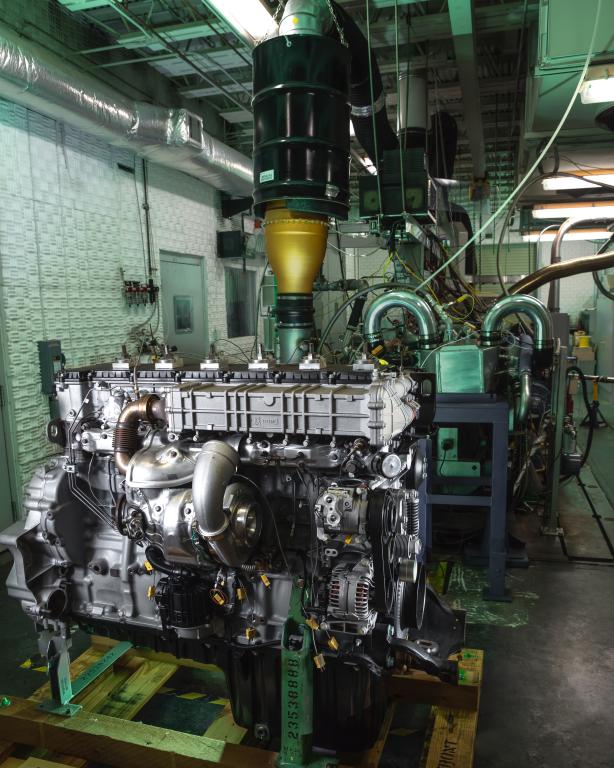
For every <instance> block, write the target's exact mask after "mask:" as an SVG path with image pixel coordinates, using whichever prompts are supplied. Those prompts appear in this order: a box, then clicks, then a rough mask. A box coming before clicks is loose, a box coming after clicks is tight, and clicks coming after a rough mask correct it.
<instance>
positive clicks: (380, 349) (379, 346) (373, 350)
mask: <svg viewBox="0 0 614 768" xmlns="http://www.w3.org/2000/svg"><path fill="white" fill-rule="evenodd" d="M383 351H384V347H383V346H382V345H381V344H378V345H377V347H375V349H372V350H371V354H372V355H375V357H377V356H378V355H379V353H380V352H383Z"/></svg>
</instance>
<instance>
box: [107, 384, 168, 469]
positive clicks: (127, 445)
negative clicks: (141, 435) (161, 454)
mask: <svg viewBox="0 0 614 768" xmlns="http://www.w3.org/2000/svg"><path fill="white" fill-rule="evenodd" d="M157 421H166V414H165V412H164V403H163V401H162V400H161V399H160V397H159V396H158V395H145V396H143V397H140V398H139V399H138V400H133V401H132V402H131V403H128V405H127V406H126V407H125V408H124V409H123V411H122V412H121V414H120V416H119V419H118V420H117V424H116V426H115V432H114V434H113V458H114V460H115V466H116V468H117V471H118V472H120V473H121V474H122V475H125V474H126V472H127V471H128V464H129V463H130V459H131V458H132V457H133V455H134V454H135V452H136V449H137V447H138V429H139V424H141V423H143V422H149V423H150V424H152V425H153V424H155V423H156V422H157Z"/></svg>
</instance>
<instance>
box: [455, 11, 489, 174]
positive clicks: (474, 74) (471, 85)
mask: <svg viewBox="0 0 614 768" xmlns="http://www.w3.org/2000/svg"><path fill="white" fill-rule="evenodd" d="M448 10H449V13H450V24H451V26H452V34H453V36H454V37H453V40H454V53H455V55H456V65H457V68H458V79H459V81H460V86H461V92H462V96H463V116H464V118H465V130H466V132H467V138H468V139H469V146H470V148H471V157H472V159H473V175H474V177H475V178H476V179H483V178H484V176H485V175H486V151H485V148H484V128H483V126H482V106H481V104H480V84H479V80H478V64H477V55H476V51H475V36H474V32H473V30H474V22H473V9H472V2H471V0H448Z"/></svg>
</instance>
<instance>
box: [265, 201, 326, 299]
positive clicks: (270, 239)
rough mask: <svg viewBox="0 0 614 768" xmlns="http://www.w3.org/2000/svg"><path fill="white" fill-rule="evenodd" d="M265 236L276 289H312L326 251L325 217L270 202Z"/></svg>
mask: <svg viewBox="0 0 614 768" xmlns="http://www.w3.org/2000/svg"><path fill="white" fill-rule="evenodd" d="M264 238H265V242H266V251H267V256H268V259H269V264H270V265H271V268H272V269H273V272H275V275H276V277H277V290H278V293H280V294H282V293H311V292H312V288H313V281H314V280H315V278H316V275H317V274H318V270H319V269H320V266H321V265H322V262H323V261H324V255H325V254H326V241H327V238H328V219H327V218H326V217H324V216H318V215H317V214H312V213H303V212H300V213H298V212H295V211H289V210H288V209H287V208H286V207H285V206H284V205H283V203H271V204H270V205H269V206H268V208H267V212H266V217H265V220H264Z"/></svg>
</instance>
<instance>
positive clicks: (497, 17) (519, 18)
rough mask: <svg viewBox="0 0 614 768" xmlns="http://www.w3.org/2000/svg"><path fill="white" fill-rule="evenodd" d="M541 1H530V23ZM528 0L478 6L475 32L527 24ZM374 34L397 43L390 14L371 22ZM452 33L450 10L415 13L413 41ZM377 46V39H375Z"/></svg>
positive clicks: (438, 38)
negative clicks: (446, 11) (525, 10)
mask: <svg viewBox="0 0 614 768" xmlns="http://www.w3.org/2000/svg"><path fill="white" fill-rule="evenodd" d="M538 10H539V4H538V3H536V2H530V3H529V4H528V5H527V14H526V19H525V25H526V26H529V25H530V24H532V23H533V22H534V21H535V20H536V19H537V14H538ZM523 18H524V2H516V3H503V4H497V5H493V4H491V5H483V6H480V7H478V8H476V9H475V26H474V29H475V33H476V34H478V35H488V34H493V33H496V32H509V31H511V30H515V29H520V28H522V26H523ZM371 33H372V35H377V36H378V39H379V40H380V41H381V42H384V43H385V44H386V45H394V37H395V33H394V24H393V23H391V22H390V19H389V18H382V19H380V20H378V21H376V22H374V23H373V24H371ZM450 37H452V25H451V23H450V16H449V15H448V14H447V13H430V14H428V15H426V16H412V20H411V42H412V43H413V44H415V43H424V42H427V41H433V40H446V39H448V38H450ZM373 43H374V45H375V46H377V41H376V40H374V41H373Z"/></svg>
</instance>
